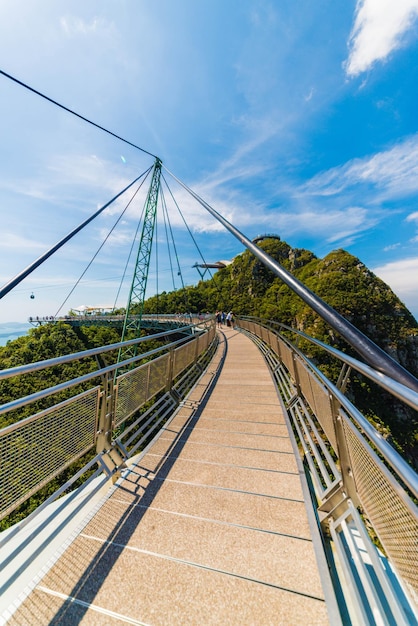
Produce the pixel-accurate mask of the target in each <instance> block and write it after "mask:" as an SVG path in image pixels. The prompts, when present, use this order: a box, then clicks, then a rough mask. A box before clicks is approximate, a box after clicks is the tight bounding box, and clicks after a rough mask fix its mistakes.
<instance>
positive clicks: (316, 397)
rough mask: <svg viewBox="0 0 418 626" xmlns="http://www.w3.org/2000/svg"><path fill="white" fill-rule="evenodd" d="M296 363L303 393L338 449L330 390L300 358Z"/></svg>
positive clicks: (332, 443) (333, 444)
mask: <svg viewBox="0 0 418 626" xmlns="http://www.w3.org/2000/svg"><path fill="white" fill-rule="evenodd" d="M295 365H296V370H297V375H298V380H299V385H300V388H301V391H302V394H303V396H304V398H305V400H306V401H307V403H308V404H309V406H310V408H311V409H312V412H313V413H314V415H315V416H316V418H317V420H318V422H319V423H320V425H321V428H322V429H323V431H324V432H325V434H326V436H327V437H328V439H329V441H330V443H331V445H332V447H333V448H334V450H337V439H336V436H335V429H334V420H333V416H332V407H331V399H330V396H329V392H328V391H327V389H326V388H325V387H323V386H322V385H321V383H320V382H319V380H318V379H317V378H315V376H314V375H313V374H312V373H311V372H310V371H309V370H308V369H307V368H306V367H305V365H304V364H303V363H302V361H300V359H296V360H295Z"/></svg>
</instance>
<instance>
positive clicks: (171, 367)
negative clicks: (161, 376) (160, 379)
mask: <svg viewBox="0 0 418 626" xmlns="http://www.w3.org/2000/svg"><path fill="white" fill-rule="evenodd" d="M168 354H169V358H168V374H167V383H166V386H165V390H166V393H169V392H170V390H171V387H172V386H173V373H174V349H173V348H170V350H169V352H168Z"/></svg>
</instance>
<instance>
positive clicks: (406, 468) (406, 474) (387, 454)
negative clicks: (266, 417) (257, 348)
mask: <svg viewBox="0 0 418 626" xmlns="http://www.w3.org/2000/svg"><path fill="white" fill-rule="evenodd" d="M241 319H243V320H245V319H247V320H249V321H250V319H249V318H245V317H242V318H241ZM256 319H257V318H251V321H255V320H256ZM265 321H266V320H264V322H265ZM260 322H261V320H260V319H259V318H258V321H257V322H256V323H258V324H260ZM269 323H271V321H270V320H269ZM277 324H278V325H279V326H281V327H285V328H286V330H291V331H293V332H295V333H296V334H298V335H301V336H303V337H304V338H305V339H310V340H312V342H313V343H315V344H317V345H323V346H324V347H326V348H327V349H329V350H328V351H329V352H330V353H331V354H333V355H334V356H338V355H341V356H342V357H344V358H343V359H342V360H344V362H346V363H347V364H350V362H351V361H353V365H354V364H357V365H358V366H359V367H358V369H359V371H363V368H367V369H364V371H363V373H364V374H365V375H367V373H366V372H368V373H369V374H370V376H371V375H372V374H373V373H375V374H379V376H384V375H383V374H380V373H379V372H375V371H374V370H372V368H370V367H369V366H365V365H364V364H362V363H360V362H359V361H356V359H352V358H351V357H347V355H345V354H344V353H342V352H341V353H340V352H339V350H337V349H335V348H332V347H331V346H328V345H327V344H322V342H321V341H318V340H316V339H315V340H314V339H313V338H312V337H309V335H305V333H302V332H300V331H294V329H292V328H290V327H286V326H285V325H284V324H279V323H277ZM263 325H264V324H263ZM264 327H265V328H267V327H266V326H264ZM279 336H280V339H281V340H282V341H284V342H285V343H286V344H287V345H288V346H289V348H291V350H292V351H293V352H295V353H296V354H297V355H298V356H299V358H300V359H302V360H303V362H304V363H305V364H306V365H307V366H308V367H309V368H310V369H311V370H312V371H313V372H314V374H315V375H316V376H317V377H318V378H319V379H320V380H321V382H322V384H323V385H324V386H325V387H326V388H327V389H328V390H329V392H330V393H331V394H332V395H333V396H334V397H335V399H336V400H337V401H338V402H339V403H340V405H341V406H342V407H344V409H346V411H347V412H348V413H349V414H350V416H351V417H352V418H353V420H354V421H355V423H356V424H357V426H358V427H359V428H360V429H361V430H362V431H363V432H364V433H365V434H366V436H367V437H368V439H369V440H370V442H371V443H372V444H373V445H374V446H376V448H377V449H378V451H379V452H380V454H381V455H382V456H383V458H384V459H385V460H386V461H387V462H388V463H389V465H390V466H391V467H392V468H393V469H394V470H395V471H396V473H397V475H398V476H399V478H400V479H401V481H403V482H404V483H405V485H406V486H407V487H408V489H410V491H411V493H413V494H414V496H415V497H416V498H418V474H417V473H416V472H415V471H414V469H413V468H412V467H411V466H410V465H408V463H407V462H406V461H405V460H404V459H403V458H402V457H401V456H400V454H399V453H398V452H397V451H396V450H395V449H394V448H393V447H392V446H391V445H390V444H389V443H388V442H387V441H386V439H385V438H384V437H383V436H382V435H381V434H380V433H379V432H378V431H377V430H376V429H375V428H374V427H373V426H372V425H371V424H370V422H369V421H368V420H367V419H366V418H365V417H364V416H363V415H362V414H361V413H360V411H359V410H358V409H357V408H356V407H355V406H354V405H353V404H352V403H351V402H350V401H349V400H348V399H347V398H346V396H345V395H344V394H343V393H342V391H340V390H339V389H338V388H337V387H336V386H335V385H334V384H333V383H332V382H331V381H330V380H329V379H328V378H327V377H326V376H325V374H324V373H323V372H321V370H320V369H319V368H318V367H316V365H314V363H312V361H310V359H308V358H307V357H306V356H305V355H304V354H303V352H301V351H300V350H299V349H298V348H296V346H294V345H293V344H292V343H291V342H290V341H289V340H288V339H287V338H286V337H284V336H283V335H279ZM385 378H387V379H388V381H391V382H392V383H393V385H394V387H395V388H396V389H399V388H400V387H402V388H404V389H406V390H407V391H408V392H409V393H411V394H414V395H415V396H418V394H415V392H413V391H412V390H411V389H410V388H409V387H405V386H404V385H401V384H400V383H398V382H396V381H392V379H389V378H388V377H385ZM373 380H375V382H378V383H379V382H380V381H379V378H378V377H377V376H376V377H375V378H373ZM388 390H390V388H389V386H388ZM397 397H398V396H397ZM400 399H401V400H402V399H403V398H402V397H400ZM415 401H416V400H415ZM411 406H415V405H414V404H412V405H411ZM399 493H401V490H400V491H399Z"/></svg>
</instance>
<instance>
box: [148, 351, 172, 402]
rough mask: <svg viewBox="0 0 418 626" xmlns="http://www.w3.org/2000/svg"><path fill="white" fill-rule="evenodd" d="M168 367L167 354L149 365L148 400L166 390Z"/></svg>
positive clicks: (168, 356) (168, 359)
mask: <svg viewBox="0 0 418 626" xmlns="http://www.w3.org/2000/svg"><path fill="white" fill-rule="evenodd" d="M169 365H170V355H169V354H163V355H162V356H159V357H158V358H157V359H154V361H151V362H150V363H149V366H150V370H149V385H148V400H150V399H151V398H152V397H153V396H155V394H156V393H159V392H160V391H163V390H164V389H165V388H166V386H167V381H168V377H169V373H168V371H169ZM170 382H171V381H170Z"/></svg>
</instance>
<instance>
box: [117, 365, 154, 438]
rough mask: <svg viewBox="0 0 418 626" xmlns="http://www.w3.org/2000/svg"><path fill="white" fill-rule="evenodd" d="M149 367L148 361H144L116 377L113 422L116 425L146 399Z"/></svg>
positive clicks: (139, 406)
mask: <svg viewBox="0 0 418 626" xmlns="http://www.w3.org/2000/svg"><path fill="white" fill-rule="evenodd" d="M149 369H150V363H145V364H144V365H141V366H140V367H137V368H136V369H134V370H132V371H131V372H127V373H126V374H123V375H122V376H119V377H118V379H117V385H118V388H117V393H116V403H115V423H116V425H117V426H118V425H119V424H120V423H121V422H122V421H123V420H125V419H126V418H128V417H129V416H130V415H132V414H133V413H135V411H137V410H138V409H139V408H141V406H143V405H144V404H145V403H146V401H147V400H148V373H149Z"/></svg>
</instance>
